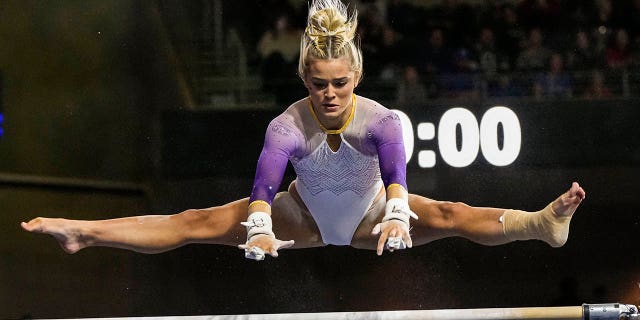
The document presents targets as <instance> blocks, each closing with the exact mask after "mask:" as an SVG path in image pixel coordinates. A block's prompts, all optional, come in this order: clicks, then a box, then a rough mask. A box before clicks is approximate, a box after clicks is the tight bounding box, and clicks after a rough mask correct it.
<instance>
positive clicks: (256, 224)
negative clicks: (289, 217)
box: [240, 211, 275, 242]
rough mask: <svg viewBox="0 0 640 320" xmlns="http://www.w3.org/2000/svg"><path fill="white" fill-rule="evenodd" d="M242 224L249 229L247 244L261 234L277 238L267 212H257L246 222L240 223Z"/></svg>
mask: <svg viewBox="0 0 640 320" xmlns="http://www.w3.org/2000/svg"><path fill="white" fill-rule="evenodd" d="M240 224H241V225H243V226H245V227H247V242H249V240H251V237H253V236H255V235H259V234H264V235H268V236H271V237H275V234H274V233H273V230H272V226H273V224H272V221H271V216H270V215H269V214H268V213H266V212H261V211H256V212H254V213H252V214H250V215H249V217H247V221H246V222H240Z"/></svg>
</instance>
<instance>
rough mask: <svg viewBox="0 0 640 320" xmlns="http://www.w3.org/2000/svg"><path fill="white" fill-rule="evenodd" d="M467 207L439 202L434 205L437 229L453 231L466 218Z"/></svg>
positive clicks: (456, 203) (458, 203)
mask: <svg viewBox="0 0 640 320" xmlns="http://www.w3.org/2000/svg"><path fill="white" fill-rule="evenodd" d="M468 208H469V205H467V204H465V203H463V202H449V201H441V202H439V203H438V204H437V205H436V212H437V218H438V219H437V220H438V224H439V225H438V227H439V228H444V229H455V228H456V226H457V225H459V224H460V223H461V222H462V221H463V220H464V219H465V217H466V215H465V213H466V212H467V209H468Z"/></svg>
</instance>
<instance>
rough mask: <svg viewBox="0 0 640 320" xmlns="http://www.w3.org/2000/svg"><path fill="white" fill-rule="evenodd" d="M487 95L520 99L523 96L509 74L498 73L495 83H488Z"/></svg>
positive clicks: (519, 87) (520, 87)
mask: <svg viewBox="0 0 640 320" xmlns="http://www.w3.org/2000/svg"><path fill="white" fill-rule="evenodd" d="M487 94H488V96H490V97H520V96H522V95H523V93H522V86H519V85H518V84H517V83H516V81H514V80H513V77H512V74H510V73H499V74H498V78H497V79H496V81H494V82H490V83H489V86H488V87H487Z"/></svg>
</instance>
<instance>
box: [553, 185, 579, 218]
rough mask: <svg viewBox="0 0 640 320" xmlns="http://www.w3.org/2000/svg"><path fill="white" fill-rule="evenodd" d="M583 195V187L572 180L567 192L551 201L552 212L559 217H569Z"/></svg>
mask: <svg viewBox="0 0 640 320" xmlns="http://www.w3.org/2000/svg"><path fill="white" fill-rule="evenodd" d="M585 196H586V193H585V191H584V189H582V187H580V185H579V184H578V183H577V182H574V183H572V184H571V188H569V190H568V191H567V192H565V193H563V194H562V195H560V196H559V197H558V199H556V200H555V201H553V204H552V205H551V207H552V209H553V212H554V213H555V214H556V215H557V216H559V217H571V216H572V215H573V213H574V212H576V209H578V206H579V205H580V203H581V202H582V200H584V198H585Z"/></svg>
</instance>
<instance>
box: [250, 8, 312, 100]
mask: <svg viewBox="0 0 640 320" xmlns="http://www.w3.org/2000/svg"><path fill="white" fill-rule="evenodd" d="M301 35H302V30H300V29H299V28H296V27H295V26H294V25H293V24H292V17H291V16H290V15H289V14H287V13H282V14H280V15H279V16H278V17H277V18H276V20H275V22H274V25H273V26H272V28H270V29H269V30H267V31H266V32H265V33H264V34H263V35H262V37H261V38H260V41H259V42H258V52H259V54H260V61H261V73H262V79H263V81H262V83H263V85H264V89H265V90H267V91H269V92H271V93H274V94H275V96H276V101H277V102H284V101H290V100H291V97H290V94H288V92H290V91H291V90H288V88H290V87H291V83H290V82H291V80H290V79H291V78H292V77H291V76H292V75H295V73H296V67H297V62H298V60H297V59H298V54H299V52H300V36H301Z"/></svg>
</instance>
